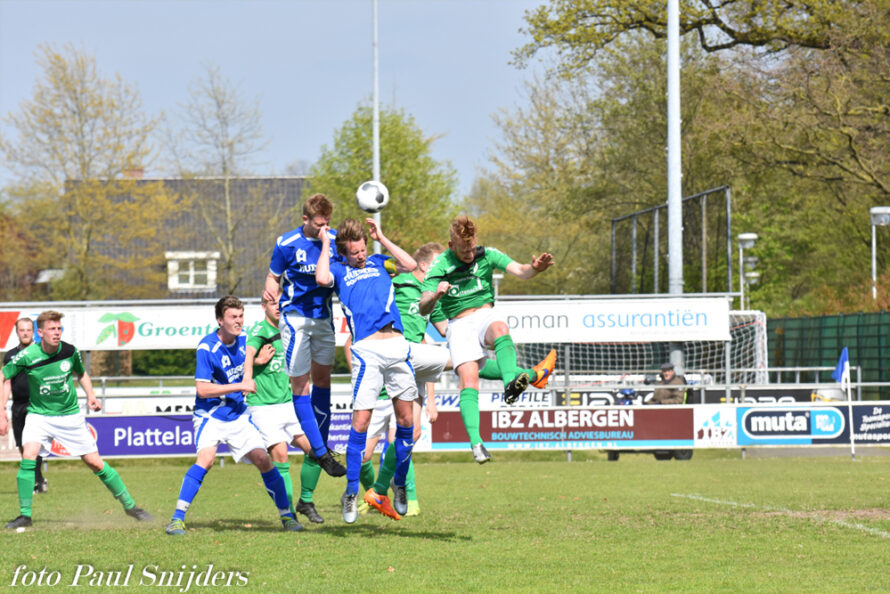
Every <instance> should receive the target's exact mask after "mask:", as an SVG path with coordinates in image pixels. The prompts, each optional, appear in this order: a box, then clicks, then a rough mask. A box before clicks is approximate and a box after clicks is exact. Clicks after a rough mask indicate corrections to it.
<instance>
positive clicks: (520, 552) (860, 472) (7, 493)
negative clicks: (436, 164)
mask: <svg viewBox="0 0 890 594" xmlns="http://www.w3.org/2000/svg"><path fill="white" fill-rule="evenodd" d="M493 456H494V458H495V462H493V463H491V464H487V465H485V466H477V465H476V464H473V463H472V462H471V461H470V454H469V452H467V453H466V454H448V455H442V454H437V455H432V454H427V455H424V454H419V455H418V456H417V459H418V462H419V464H418V469H417V475H418V488H419V494H420V502H421V508H422V512H421V515H420V516H418V517H414V518H405V519H404V520H402V521H400V522H393V521H391V520H388V519H386V518H384V517H382V516H380V515H377V514H370V515H364V516H360V517H359V521H358V522H357V523H356V524H353V525H346V524H344V523H343V521H342V519H341V517H340V511H339V497H340V494H341V492H342V490H343V485H344V482H343V479H336V480H335V479H331V478H329V477H323V478H322V480H321V482H320V485H319V490H318V492H317V494H316V505H317V506H318V509H319V511H320V512H321V513H322V515H323V516H324V517H325V519H326V522H325V523H324V524H323V525H321V526H316V525H309V524H308V522H305V521H304V522H303V523H304V525H306V526H307V528H306V530H304V531H303V532H300V533H296V534H294V533H283V532H282V531H281V530H280V528H279V523H278V521H277V519H276V517H275V512H274V510H273V508H272V505H271V502H270V500H269V498H268V496H267V495H266V494H265V491H264V490H263V488H262V486H261V479H260V477H259V475H258V473H257V472H256V470H254V469H253V468H252V467H250V466H246V465H234V464H232V463H231V460H229V462H227V463H226V465H225V467H224V468H219V467H218V466H217V467H215V468H214V469H213V470H212V471H211V472H210V474H209V475H208V476H207V478H206V479H205V481H204V486H203V488H202V490H201V492H200V494H199V495H198V497H197V499H196V501H195V503H194V504H193V506H192V508H191V510H190V511H189V514H188V518H187V524H188V529H189V530H188V533H187V535H186V536H184V537H178V538H174V537H169V536H166V535H165V534H164V532H163V528H164V526H165V524H166V522H167V521H168V519H169V516H170V513H171V512H172V508H173V504H174V501H175V499H176V495H177V493H178V490H179V485H180V482H181V480H182V476H183V474H184V472H185V470H186V468H187V467H188V465H189V464H190V463H191V461H190V460H145V461H139V460H128V461H120V460H118V461H112V463H113V465H114V466H115V467H116V468H118V470H119V472H120V474H121V476H122V477H123V479H124V481H125V482H126V483H127V485H128V487H129V489H130V492H131V493H132V494H133V495H134V497H135V498H136V500H137V501H138V502H139V504H140V505H143V506H144V507H146V508H147V509H149V510H150V511H151V512H152V513H153V514H155V515H156V516H157V518H156V521H155V522H154V523H152V524H149V525H146V524H137V523H136V522H134V521H133V520H131V519H130V518H127V517H125V516H124V515H123V513H122V511H121V509H120V507H119V506H118V504H117V502H115V501H114V500H113V499H112V498H111V496H110V495H109V494H108V493H107V491H105V489H104V487H102V485H101V483H100V482H99V481H98V480H97V479H96V478H94V477H93V476H92V475H91V473H90V472H89V471H87V470H86V468H85V467H83V466H82V465H77V464H74V463H68V462H53V463H51V464H50V466H49V472H48V475H47V476H48V477H49V480H50V492H49V493H48V494H46V495H41V496H38V497H37V498H36V501H35V508H34V518H35V525H34V527H33V528H31V529H29V530H28V531H27V532H25V533H24V534H14V533H9V532H7V533H5V534H3V537H2V538H3V544H2V547H3V561H2V567H0V589H4V588H5V587H6V586H9V585H11V580H12V576H13V572H14V570H15V568H16V567H17V566H18V565H21V564H25V565H27V566H28V568H29V569H37V570H39V569H41V568H43V567H44V566H45V567H46V568H47V569H48V570H55V571H59V572H60V573H61V577H62V579H61V582H60V583H61V584H67V583H70V581H71V580H72V579H73V577H74V573H75V570H76V567H77V565H78V564H86V563H88V564H91V565H92V566H93V567H95V568H96V569H97V570H105V571H112V570H117V571H121V570H123V571H125V570H126V568H127V566H128V564H130V563H132V564H134V567H135V571H134V574H133V577H132V578H131V582H130V587H129V588H127V589H126V591H131V590H133V591H134V590H139V589H149V588H139V587H138V586H137V584H138V580H139V577H140V572H141V571H142V569H143V568H146V567H147V568H148V571H149V572H159V571H178V570H180V568H181V566H182V565H186V566H187V569H189V570H190V569H191V566H192V565H196V566H197V570H196V571H202V570H205V569H206V568H207V566H208V564H210V563H212V564H213V567H214V570H223V571H241V572H249V575H248V578H247V580H248V583H247V585H246V587H241V588H239V591H261V590H262V591H273V592H284V591H296V590H298V589H299V590H303V591H307V592H328V591H329V592H358V591H360V592H382V591H397V592H409V591H416V592H423V591H448V592H569V591H572V592H575V591H602V592H606V591H608V592H612V591H621V592H627V591H629V592H656V591H657V592H661V591H683V592H689V591H752V590H757V591H775V592H785V591H818V592H830V591H834V592H853V591H856V592H859V591H868V590H884V589H887V588H888V587H890V581H888V578H887V559H888V554H887V550H888V545H890V511H888V508H890V495H888V492H890V489H888V487H890V480H888V478H887V477H888V474H890V457H884V456H881V457H877V456H876V457H865V458H861V459H859V460H857V461H856V462H852V461H850V459H849V457H848V456H838V457H827V458H826V457H819V458H748V459H745V460H743V459H741V458H740V456H739V453H738V452H722V451H696V453H695V457H694V458H693V460H691V461H689V462H677V461H670V462H656V461H655V460H653V458H652V456H649V455H624V456H622V457H621V460H620V461H619V462H606V461H605V457H604V456H603V455H601V454H599V453H592V452H590V453H585V452H575V453H574V456H573V457H574V461H573V462H571V463H568V462H566V457H565V454H564V453H557V452H553V453H506V452H493ZM295 467H297V468H298V465H295ZM15 473H16V466H15V465H12V464H4V465H2V466H0V496H2V497H3V499H0V501H5V502H6V503H5V504H4V505H3V509H4V510H5V511H4V512H3V513H4V514H6V515H5V516H4V517H5V518H7V519H11V518H12V517H14V516H15V515H17V506H16V495H15ZM292 475H293V476H294V477H295V478H297V480H298V470H295V471H292ZM304 519H305V518H304ZM155 567H156V568H157V569H154V568H155ZM357 576H359V577H357ZM186 579H187V578H186ZM185 583H186V582H185V581H184V582H183V583H182V586H185ZM81 584H88V581H87V580H82V581H81ZM99 589H108V588H99ZM154 589H155V590H156V588H154ZM118 590H120V588H118ZM198 590H200V589H199V588H195V587H194V586H193V587H192V588H191V589H190V590H189V591H198ZM166 591H179V589H170V588H167V589H166Z"/></svg>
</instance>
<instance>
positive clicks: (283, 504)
mask: <svg viewBox="0 0 890 594" xmlns="http://www.w3.org/2000/svg"><path fill="white" fill-rule="evenodd" d="M260 476H262V477H263V484H264V485H265V486H266V492H267V493H268V494H269V497H271V498H272V501H274V502H275V507H276V508H278V515H279V516H291V517H292V516H293V513H292V512H291V511H290V498H289V497H288V496H287V489H286V488H285V486H284V479H283V478H282V477H281V473H280V472H278V469H277V468H274V467H273V468H272V470H269V471H267V472H263V473H260Z"/></svg>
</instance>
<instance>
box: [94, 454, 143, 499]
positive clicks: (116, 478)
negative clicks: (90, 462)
mask: <svg viewBox="0 0 890 594" xmlns="http://www.w3.org/2000/svg"><path fill="white" fill-rule="evenodd" d="M95 475H96V476H97V477H99V480H100V481H102V484H103V485H105V488H106V489H108V490H109V491H111V494H112V495H114V498H115V499H117V500H118V501H120V502H121V505H123V506H124V509H130V508H132V507H133V506H135V505H136V502H135V501H133V498H132V497H130V493H129V492H128V491H127V487H126V485H124V481H122V480H121V477H120V475H118V473H117V471H116V470H115V469H114V468H112V467H111V465H110V464H108V463H107V462H106V463H105V466H103V467H102V470H100V471H99V472H96V473H95Z"/></svg>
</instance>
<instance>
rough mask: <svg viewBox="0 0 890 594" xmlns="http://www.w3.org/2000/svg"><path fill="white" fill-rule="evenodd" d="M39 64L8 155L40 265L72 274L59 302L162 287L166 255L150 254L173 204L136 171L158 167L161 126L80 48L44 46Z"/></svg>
mask: <svg viewBox="0 0 890 594" xmlns="http://www.w3.org/2000/svg"><path fill="white" fill-rule="evenodd" d="M38 64H39V65H40V67H41V68H42V76H41V78H40V79H39V80H38V81H37V83H36V85H35V88H34V94H33V96H32V98H31V99H29V100H26V101H24V102H23V103H22V104H21V105H20V108H19V111H18V112H16V113H12V114H10V115H8V116H7V117H6V118H5V120H4V123H5V124H6V126H7V127H8V128H9V131H7V133H6V134H4V137H3V139H2V145H0V149H2V152H3V155H4V157H5V159H6V162H7V164H8V165H9V166H10V167H11V169H13V171H14V172H15V174H16V175H17V176H18V180H17V181H16V182H15V183H14V184H12V185H11V187H9V188H8V193H9V195H10V197H11V198H12V202H13V209H14V211H15V213H16V215H17V219H18V221H19V223H20V225H22V226H23V227H25V228H27V229H28V233H29V236H30V239H29V241H31V242H33V244H32V245H30V246H29V248H30V249H33V250H34V252H35V253H36V255H35V259H36V260H37V263H38V264H39V267H41V268H54V269H59V268H61V269H63V270H64V277H63V278H62V280H61V281H59V282H58V283H56V284H54V287H53V295H52V296H53V297H54V298H57V299H101V298H107V297H110V296H115V297H127V296H139V295H142V294H144V293H145V292H148V291H151V290H153V289H154V286H152V285H154V284H155V283H160V282H162V279H163V275H164V273H163V268H162V265H161V261H160V258H161V256H162V252H161V250H160V249H151V248H152V246H155V245H156V244H155V241H156V240H155V229H156V228H157V227H158V226H159V223H160V221H162V220H163V218H164V216H165V214H166V213H167V212H169V210H170V208H171V205H172V201H171V200H170V198H169V197H168V196H167V195H166V194H165V193H164V192H163V189H162V188H161V187H160V186H159V184H142V185H140V184H137V183H136V182H135V180H133V179H131V178H129V177H128V176H127V172H129V171H131V170H134V169H140V168H142V167H144V166H145V165H146V164H148V162H149V161H150V159H151V147H150V144H149V135H150V133H151V131H152V129H153V127H154V125H155V121H154V120H152V119H150V118H148V117H146V116H145V115H144V113H143V112H142V105H141V100H140V98H139V94H138V92H137V91H136V89H135V88H134V87H133V86H131V85H129V84H127V83H126V82H124V81H123V80H122V79H121V77H120V76H119V75H116V76H114V77H112V78H106V77H104V76H103V75H102V74H101V73H100V72H99V70H98V68H97V65H96V61H95V59H94V58H93V57H92V56H90V55H88V54H86V53H84V52H83V51H81V50H78V49H76V48H74V47H73V46H71V45H66V46H64V47H63V48H61V49H57V48H54V47H52V46H41V47H40V49H39V52H38ZM10 131H11V134H10V133H9V132H10ZM122 251H123V252H124V254H125V255H124V254H122ZM122 255H124V257H122ZM137 278H138V279H139V281H140V282H131V281H132V280H134V279H137ZM145 281H147V282H145ZM152 281H155V282H154V283H153V282H152Z"/></svg>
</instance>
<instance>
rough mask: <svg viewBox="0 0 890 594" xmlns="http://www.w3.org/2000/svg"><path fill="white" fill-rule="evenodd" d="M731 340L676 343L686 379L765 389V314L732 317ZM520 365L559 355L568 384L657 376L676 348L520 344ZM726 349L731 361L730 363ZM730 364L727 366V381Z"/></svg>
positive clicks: (638, 344)
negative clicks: (602, 378) (598, 377)
mask: <svg viewBox="0 0 890 594" xmlns="http://www.w3.org/2000/svg"><path fill="white" fill-rule="evenodd" d="M730 336H731V337H732V340H731V341H730V342H728V343H726V342H722V341H686V342H681V343H677V344H679V346H680V347H681V348H682V351H683V362H684V363H683V367H684V372H685V373H686V374H696V373H698V374H701V375H702V376H703V377H704V376H710V377H711V378H712V381H713V383H718V384H720V383H724V384H765V383H767V382H768V379H767V332H766V314H764V313H763V312H759V311H733V312H730ZM516 347H517V355H518V362H519V364H520V365H521V366H523V367H532V366H533V365H535V364H537V363H538V362H539V361H540V360H541V359H543V358H544V357H545V356H546V355H547V353H548V352H550V349H554V348H555V349H556V350H557V353H558V354H559V358H558V360H557V369H556V371H555V372H554V376H555V375H561V376H563V377H565V374H567V375H568V378H569V381H570V382H572V381H578V380H583V379H584V378H585V377H589V376H592V375H618V376H623V375H634V374H643V375H645V374H655V373H657V372H658V370H659V368H660V366H661V364H662V363H664V362H665V361H668V360H670V353H671V347H672V343H667V342H634V343H569V342H564V343H528V344H517V345H516ZM727 350H728V361H727ZM727 362H728V365H729V369H728V372H729V373H728V377H727Z"/></svg>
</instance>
